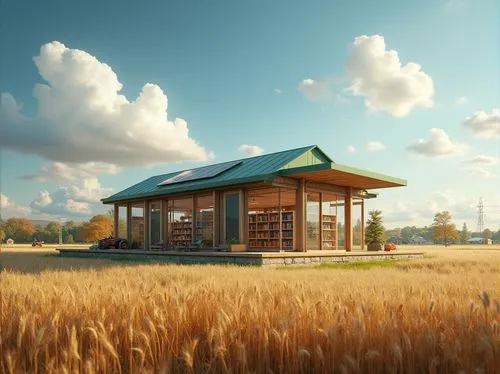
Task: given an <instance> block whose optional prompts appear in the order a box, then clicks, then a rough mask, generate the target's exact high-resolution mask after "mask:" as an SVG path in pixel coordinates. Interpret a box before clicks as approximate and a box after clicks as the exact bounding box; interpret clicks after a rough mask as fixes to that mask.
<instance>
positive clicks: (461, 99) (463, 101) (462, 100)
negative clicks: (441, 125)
mask: <svg viewBox="0 0 500 374" xmlns="http://www.w3.org/2000/svg"><path fill="white" fill-rule="evenodd" d="M468 102H469V99H467V98H466V97H465V96H460V97H459V98H458V99H456V100H455V104H457V105H465V104H467V103H468Z"/></svg>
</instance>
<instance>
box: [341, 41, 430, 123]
mask: <svg viewBox="0 0 500 374" xmlns="http://www.w3.org/2000/svg"><path fill="white" fill-rule="evenodd" d="M347 72H348V74H349V77H350V79H351V81H352V84H351V86H350V87H349V88H348V91H350V92H351V93H352V94H353V95H358V96H363V97H364V98H365V105H366V106H367V107H368V108H370V109H372V110H385V111H387V112H389V113H390V114H392V115H393V116H395V117H404V116H406V115H408V114H409V113H410V112H411V110H412V109H413V108H414V107H416V106H421V107H425V108H429V107H432V106H433V96H434V83H433V81H432V78H431V77H430V76H429V75H428V74H427V73H425V72H424V71H423V70H422V68H421V66H420V65H418V64H416V63H414V62H408V63H406V64H405V65H402V64H401V61H400V59H399V56H398V52H397V51H395V50H386V45H385V40H384V38H383V37H382V36H380V35H372V36H367V35H362V36H358V37H356V38H355V39H354V45H353V47H352V52H351V55H350V57H349V60H348V63H347Z"/></svg>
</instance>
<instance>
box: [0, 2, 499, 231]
mask: <svg viewBox="0 0 500 374" xmlns="http://www.w3.org/2000/svg"><path fill="white" fill-rule="evenodd" d="M290 4H291V3H290V2H289V1H260V0H259V1H251V2H241V1H238V2H236V1H219V2H217V5H216V6H214V5H213V4H212V5H210V4H209V3H208V2H193V1H187V2H180V1H178V2H173V1H171V2H161V1H150V2H147V3H145V4H140V3H137V2H132V1H120V2H118V1H106V2H97V1H88V2H60V1H44V2H28V1H9V0H7V1H4V2H3V5H2V9H1V12H0V13H1V23H2V30H3V32H2V33H1V39H0V40H1V47H2V63H1V66H0V69H1V71H0V74H1V75H0V78H1V79H0V91H1V92H2V106H1V114H0V119H1V121H2V123H1V132H0V145H1V146H2V153H1V174H0V175H1V180H0V190H1V193H2V207H1V209H2V216H3V217H9V216H15V215H25V216H29V217H34V218H36V217H58V216H64V217H66V218H68V219H84V218H88V217H89V216H91V215H92V214H95V213H98V212H100V211H102V210H103V209H105V207H104V208H103V207H102V205H101V204H100V203H99V202H98V199H99V198H100V197H103V196H107V195H109V194H110V193H112V192H117V191H119V190H121V189H123V188H126V187H128V186H129V185H131V184H134V183H136V182H138V181H140V180H142V179H144V178H147V177H148V176H150V175H152V174H159V173H164V172H168V171H173V170H178V169H184V168H188V167H192V166H196V165H203V164H206V163H207V162H217V161H225V160H231V159H235V158H240V157H244V156H246V155H247V154H255V152H257V153H258V152H260V151H262V150H263V151H264V152H266V153H268V152H274V151H279V150H283V149H288V148H294V147H299V146H304V145H309V144H318V145H319V146H320V147H321V148H322V149H323V150H324V151H325V152H326V153H328V154H329V155H330V156H331V157H332V158H333V159H334V160H335V161H337V162H340V163H343V164H347V165H351V166H356V167H359V168H364V169H369V170H374V171H378V172H381V173H385V174H389V175H393V176H397V177H401V178H405V179H407V180H408V187H406V188H401V189H392V190H383V191H380V192H381V194H380V197H379V198H378V199H377V201H370V202H369V204H368V205H367V208H368V209H375V208H378V209H382V211H383V213H384V216H385V220H386V226H388V227H395V226H403V225H408V224H410V225H413V224H415V225H429V224H431V222H432V217H433V215H434V213H435V212H437V211H440V210H450V211H451V213H452V215H453V216H454V217H455V222H456V223H457V225H459V226H460V225H461V224H462V222H467V223H468V225H469V227H470V228H471V229H475V227H476V219H477V218H476V207H475V205H477V202H478V199H479V197H483V199H484V202H485V206H486V208H485V211H486V219H485V221H486V225H487V226H489V227H491V228H492V229H498V228H499V227H500V187H499V185H500V160H499V158H500V119H499V117H500V113H499V111H500V109H499V108H500V85H499V84H498V83H497V84H495V82H500V51H499V47H498V46H499V45H500V40H499V39H500V37H499V35H500V30H499V28H500V21H499V17H498V15H499V12H500V9H499V8H500V6H499V5H498V2H497V1H494V0H477V1H471V0H451V1H450V0H442V1H439V0H428V1H419V2H411V1H403V2H402V1H395V0H393V1H378V2H372V1H360V0H359V1H349V2H347V1H346V2H339V1H310V2H296V3H294V4H293V6H291V5H290ZM28 8H29V9H30V11H29V12H28V11H26V9H28ZM364 35H365V36H366V37H365V38H363V37H362V36H364ZM42 46H44V47H43V48H42ZM41 48H42V49H41ZM76 50H79V51H80V52H78V51H76ZM35 56H38V57H39V58H38V59H37V60H36V61H38V62H37V63H35V61H34V59H33V58H34V57H35ZM61 56H63V57H64V58H62V57H61ZM103 64H107V65H108V68H106V67H104V65H103ZM408 64H410V65H408ZM413 64H418V65H419V66H415V65H413ZM36 84H43V85H45V87H40V86H38V88H35V85H36ZM120 84H121V86H120ZM146 84H150V85H148V86H146V87H145V88H144V86H145V85H146ZM141 92H142V99H141V100H139V101H140V103H135V102H136V99H137V97H138V95H141ZM119 95H123V96H124V97H120V96H119ZM164 95H166V96H168V109H167V112H168V121H167V120H166V119H165V116H164V113H165V110H164V109H165V108H164V107H165V99H164ZM124 100H125V101H124ZM116 108H122V109H120V110H121V112H120V110H117V109H116ZM117 112H120V113H121V114H119V115H118V114H116V113H117ZM176 118H182V119H183V120H184V121H185V122H184V121H182V120H180V121H176ZM167 128H168V129H167ZM166 129H167V130H166ZM431 129H434V130H431ZM187 131H188V132H187ZM148 135H149V136H148ZM2 138H3V140H2ZM419 139H422V141H420V142H419ZM242 145H250V146H252V147H246V148H241V146H242ZM136 146H141V148H143V149H147V150H148V151H144V152H142V153H140V152H132V151H131V149H134V147H136Z"/></svg>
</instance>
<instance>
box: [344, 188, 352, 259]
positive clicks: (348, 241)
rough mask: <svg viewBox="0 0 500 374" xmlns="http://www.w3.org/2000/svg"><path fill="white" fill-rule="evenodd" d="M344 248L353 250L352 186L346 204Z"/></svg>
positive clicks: (348, 191) (348, 190) (346, 197)
mask: <svg viewBox="0 0 500 374" xmlns="http://www.w3.org/2000/svg"><path fill="white" fill-rule="evenodd" d="M344 229H345V234H344V243H345V244H344V248H345V250H346V251H348V252H350V251H351V250H352V188H351V187H349V188H348V189H347V194H346V196H345V205H344Z"/></svg>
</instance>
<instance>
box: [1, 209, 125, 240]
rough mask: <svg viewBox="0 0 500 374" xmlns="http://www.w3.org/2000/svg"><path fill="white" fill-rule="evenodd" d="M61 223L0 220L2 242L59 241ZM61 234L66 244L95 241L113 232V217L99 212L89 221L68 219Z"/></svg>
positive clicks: (22, 219)
mask: <svg viewBox="0 0 500 374" xmlns="http://www.w3.org/2000/svg"><path fill="white" fill-rule="evenodd" d="M59 225H60V224H59V223H58V222H49V223H48V224H46V225H45V226H43V225H34V224H33V222H31V221H30V220H29V219H26V218H18V217H14V218H9V219H7V220H4V221H0V242H2V243H3V242H5V241H6V240H7V239H12V240H14V243H31V242H32V241H34V240H38V241H44V242H46V243H58V242H59ZM124 225H126V223H125V221H123V222H120V226H124ZM61 234H62V242H63V243H65V244H73V243H89V242H94V241H96V240H99V239H102V238H105V237H107V236H111V235H112V234H113V219H112V218H111V217H110V214H107V215H104V214H99V215H96V216H94V217H92V218H91V219H90V220H89V221H88V222H81V223H77V222H74V221H68V222H65V223H63V224H62V226H61Z"/></svg>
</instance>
